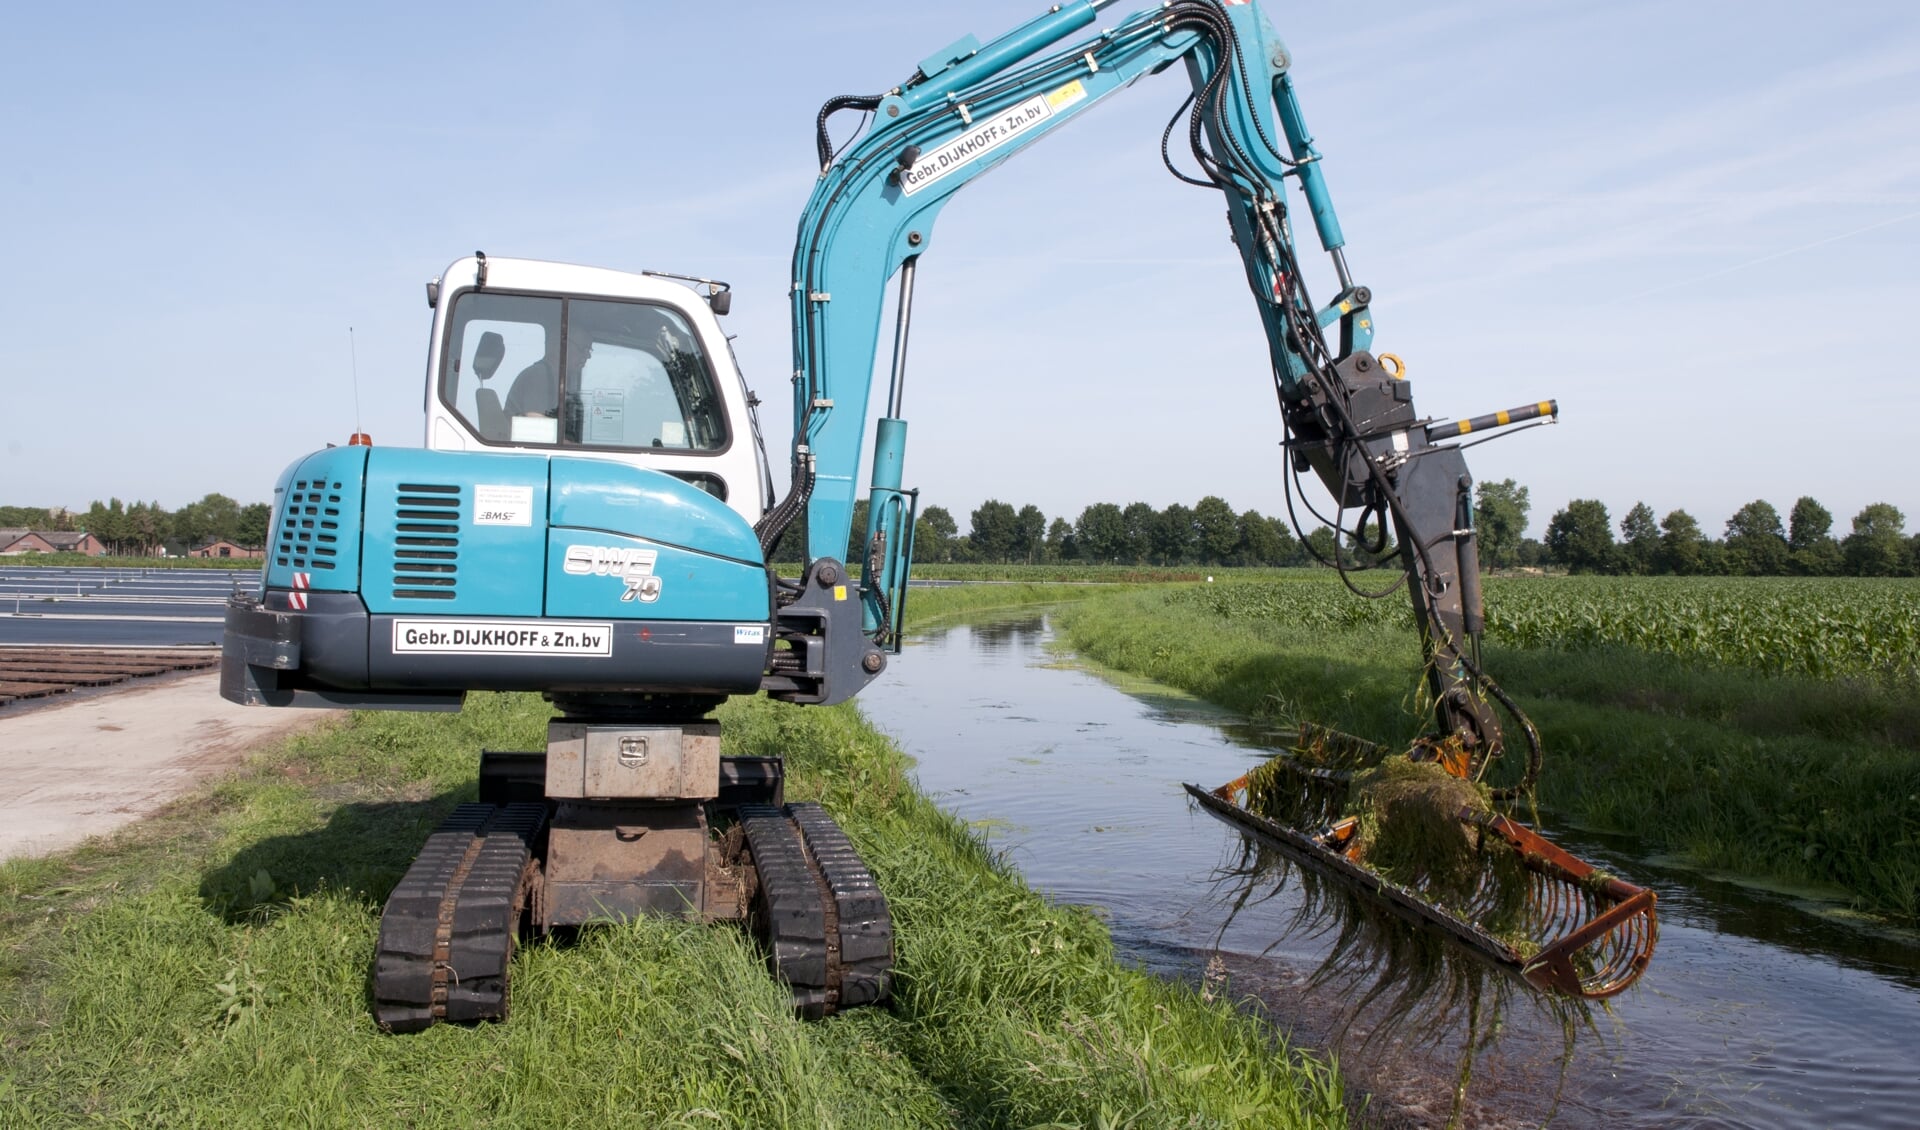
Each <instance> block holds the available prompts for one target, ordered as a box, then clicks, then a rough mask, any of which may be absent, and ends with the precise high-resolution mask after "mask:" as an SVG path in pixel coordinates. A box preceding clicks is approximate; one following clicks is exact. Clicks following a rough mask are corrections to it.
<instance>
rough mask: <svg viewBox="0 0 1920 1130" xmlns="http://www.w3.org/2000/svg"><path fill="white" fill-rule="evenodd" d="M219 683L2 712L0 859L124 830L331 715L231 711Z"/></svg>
mask: <svg viewBox="0 0 1920 1130" xmlns="http://www.w3.org/2000/svg"><path fill="white" fill-rule="evenodd" d="M219 686H220V676H219V675H218V674H205V675H193V676H188V677H185V678H176V679H167V680H163V681H160V682H156V683H151V684H147V685H144V686H132V687H127V688H126V689H124V690H116V691H114V692H112V693H109V694H98V695H90V696H88V697H86V698H81V699H75V700H72V701H69V702H62V703H60V704H59V705H57V706H47V707H43V708H40V709H37V710H32V711H29V712H26V713H21V714H17V715H15V714H0V859H11V858H12V857H14V856H17V855H45V854H47V853H49V852H54V851H59V850H61V849H62V848H68V847H72V846H73V845H75V844H78V843H79V842H81V841H82V840H84V839H86V838H87V837H89V836H98V835H103V834H105V833H107V832H111V831H113V830H114V829H116V828H119V827H121V826H122V825H125V824H130V823H132V822H133V821H135V820H138V819H140V818H141V817H143V816H146V815H149V814H150V813H152V812H154V811H156V810H158V809H159V808H160V807H161V806H162V805H164V804H166V803H167V802H168V801H170V800H172V799H173V798H174V797H177V796H179V795H180V794H181V793H183V792H186V791H187V790H188V789H191V788H193V787H194V786H195V785H198V784H199V783H201V782H202V781H204V780H206V779H207V778H209V777H211V776H213V775H215V774H216V773H218V772H220V771H221V770H223V769H226V768H227V767H229V766H232V765H236V764H238V763H239V762H240V760H241V759H242V758H243V757H245V756H246V755H247V753H248V752H249V751H251V750H252V749H254V748H255V747H257V746H259V745H260V744H261V743H263V742H267V741H271V740H272V739H274V738H277V737H280V736H282V735H284V734H289V733H292V732H294V731H296V730H301V729H305V728H307V727H310V726H313V725H315V724H317V723H319V722H320V721H321V720H322V719H324V718H328V717H331V716H332V715H333V714H334V713H335V712H333V711H327V710H270V709H267V708H265V707H244V706H235V705H234V704H232V703H230V702H227V701H226V700H225V699H223V698H221V697H220V691H219Z"/></svg>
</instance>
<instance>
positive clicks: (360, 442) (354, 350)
mask: <svg viewBox="0 0 1920 1130" xmlns="http://www.w3.org/2000/svg"><path fill="white" fill-rule="evenodd" d="M347 356H348V357H349V358H350V359H351V363H352V365H353V438H352V439H350V440H348V441H347V445H348V446H349V447H352V446H362V447H372V446H373V438H372V437H371V436H369V435H367V433H365V432H363V431H361V430H360V350H359V347H358V346H356V345H355V344H354V341H353V327H352V326H348V327H347Z"/></svg>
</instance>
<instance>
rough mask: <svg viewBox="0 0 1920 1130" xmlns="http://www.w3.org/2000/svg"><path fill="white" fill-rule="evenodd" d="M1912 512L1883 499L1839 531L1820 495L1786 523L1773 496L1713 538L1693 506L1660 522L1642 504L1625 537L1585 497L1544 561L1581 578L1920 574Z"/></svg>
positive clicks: (1558, 517)
mask: <svg viewBox="0 0 1920 1130" xmlns="http://www.w3.org/2000/svg"><path fill="white" fill-rule="evenodd" d="M1906 522H1907V519H1906V515H1904V514H1902V513H1901V512H1900V509H1899V508H1898V507H1896V506H1894V505H1892V504H1891V503H1886V502H1875V503H1872V504H1870V505H1868V506H1865V507H1863V508H1862V509H1861V510H1860V512H1859V513H1858V514H1856V515H1854V517H1853V527H1852V531H1851V532H1850V533H1848V534H1847V535H1845V536H1844V537H1839V538H1836V537H1834V535H1833V513H1832V512H1831V511H1829V510H1828V509H1827V508H1826V507H1824V506H1822V505H1820V503H1819V502H1817V501H1815V500H1814V499H1813V498H1811V497H1802V498H1801V499H1800V500H1799V501H1798V502H1795V503H1794V504H1793V509H1792V510H1791V511H1789V512H1788V516H1787V518H1786V521H1785V522H1784V523H1783V522H1782V521H1781V518H1780V512H1779V511H1778V510H1777V509H1775V508H1774V506H1773V504H1772V503H1770V502H1768V501H1766V500H1765V499H1755V500H1753V501H1752V502H1749V503H1747V504H1746V505H1745V506H1742V507H1741V508H1740V509H1739V510H1736V511H1735V512H1734V514H1733V517H1731V518H1728V519H1727V525H1726V530H1725V532H1724V534H1723V535H1722V536H1721V537H1720V538H1711V537H1708V536H1707V534H1706V532H1705V531H1704V530H1702V529H1701V528H1700V523H1699V521H1698V520H1697V519H1696V518H1694V516H1693V515H1691V514H1689V513H1687V512H1686V511H1685V510H1673V511H1670V512H1668V514H1667V516H1666V517H1664V518H1661V519H1660V520H1659V521H1657V522H1656V521H1655V520H1654V515H1653V508H1652V507H1650V506H1648V505H1647V504H1646V503H1644V502H1636V503H1634V505H1633V508H1632V509H1631V510H1629V511H1627V514H1626V517H1624V518H1622V519H1620V524H1619V531H1620V536H1619V538H1618V539H1616V538H1615V537H1614V528H1615V527H1614V524H1613V521H1612V518H1611V516H1610V515H1609V514H1608V513H1607V507H1606V505H1605V504H1604V503H1602V502H1600V501H1598V500H1597V499H1591V498H1576V499H1574V500H1573V501H1572V502H1569V503H1567V505H1566V507H1565V508H1564V509H1562V510H1560V511H1559V512H1558V513H1556V514H1554V516H1553V520H1552V521H1551V522H1550V523H1549V524H1548V525H1547V536H1546V541H1545V543H1544V544H1543V545H1542V546H1541V551H1542V553H1543V555H1544V556H1545V557H1546V558H1547V559H1548V560H1550V561H1553V562H1555V563H1557V564H1560V565H1564V566H1566V567H1567V569H1568V570H1570V571H1571V572H1575V573H1623V574H1647V573H1667V574H1677V575H1683V576H1685V575H1707V576H1752V577H1778V576H1803V577H1835V576H1852V577H1911V576H1920V533H1917V534H1915V535H1913V536H1911V537H1909V536H1908V535H1907V532H1906Z"/></svg>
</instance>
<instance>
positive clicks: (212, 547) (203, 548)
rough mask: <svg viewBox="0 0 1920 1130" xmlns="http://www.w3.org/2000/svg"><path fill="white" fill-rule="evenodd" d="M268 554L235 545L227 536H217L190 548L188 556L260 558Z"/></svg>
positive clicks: (263, 551)
mask: <svg viewBox="0 0 1920 1130" xmlns="http://www.w3.org/2000/svg"><path fill="white" fill-rule="evenodd" d="M266 555H267V554H266V551H265V550H260V549H245V548H242V547H241V546H238V545H235V544H234V543H232V542H230V541H228V540H227V539H225V538H215V539H213V540H212V541H209V542H207V543H205V544H203V545H196V546H194V547H193V548H192V549H189V550H188V551H187V556H188V557H243V558H258V557H265V556H266Z"/></svg>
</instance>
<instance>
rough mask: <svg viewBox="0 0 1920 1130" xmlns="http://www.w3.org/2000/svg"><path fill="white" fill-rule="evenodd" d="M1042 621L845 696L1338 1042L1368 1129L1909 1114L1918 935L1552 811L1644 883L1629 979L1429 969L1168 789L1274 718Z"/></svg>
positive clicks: (1235, 983) (975, 802)
mask: <svg viewBox="0 0 1920 1130" xmlns="http://www.w3.org/2000/svg"><path fill="white" fill-rule="evenodd" d="M1049 639H1050V634H1049V632H1048V630H1047V628H1046V625H1045V623H1044V621H1043V620H1041V619H1040V618H1037V617H1033V616H1026V617H1021V618H1016V619H1005V618H1003V619H1001V620H999V621H997V622H994V623H991V624H980V625H970V626H966V627H959V628H954V629H951V630H948V631H945V632H941V633H937V634H933V635H930V636H928V637H926V638H924V639H920V640H916V641H912V642H911V643H910V644H909V646H908V650H907V654H905V655H904V656H902V657H900V659H899V660H897V661H896V662H895V663H894V664H893V665H892V666H891V668H890V669H889V671H888V674H887V676H886V678H884V679H882V680H881V681H880V682H879V683H877V684H876V685H875V686H873V687H871V688H869V689H868V690H867V691H866V692H865V693H863V695H862V696H861V700H860V701H861V706H862V709H863V710H865V711H866V713H867V714H868V716H869V717H871V718H872V719H874V721H875V722H876V723H877V724H879V725H880V726H881V727H882V728H883V729H885V730H887V731H888V732H890V733H892V734H893V735H894V736H895V737H896V738H898V739H899V740H900V742H901V744H902V745H903V746H904V747H905V748H906V749H907V750H908V751H909V752H910V753H912V754H914V755H915V757H917V758H918V759H919V762H920V765H919V769H918V776H919V778H920V781H921V784H922V786H923V787H924V788H926V789H927V790H928V791H929V792H931V793H933V794H934V795H935V796H936V797H938V798H939V799H941V801H942V803H943V804H945V805H946V806H947V807H948V808H950V809H951V810H953V811H955V812H956V813H958V814H959V815H960V816H962V817H963V818H965V819H968V820H972V821H976V822H981V826H982V830H983V832H984V833H985V834H986V835H987V836H988V837H989V839H990V840H991V841H992V842H993V844H994V846H995V847H997V848H1000V849H1003V850H1005V851H1006V852H1007V853H1008V854H1009V855H1010V856H1011V857H1012V859H1013V861H1014V862H1015V863H1016V864H1017V865H1018V866H1019V867H1020V868H1021V870H1022V872H1023V873H1024V874H1025V875H1026V876H1027V878H1028V880H1029V881H1030V882H1031V883H1032V884H1033V885H1034V886H1035V887H1037V888H1039V889H1041V890H1044V891H1047V892H1048V893H1050V894H1051V895H1053V896H1054V897H1055V898H1058V899H1060V900H1061V901H1065V902H1075V903H1083V904H1087V905H1090V906H1094V907H1098V908H1100V910H1101V913H1102V914H1103V915H1104V916H1105V917H1106V918H1107V919H1108V921H1109V923H1110V925H1111V928H1112V931H1113V935H1114V939H1115V942H1116V944H1117V945H1118V946H1119V947H1120V949H1121V951H1122V952H1123V953H1125V954H1126V955H1127V956H1128V957H1129V958H1130V959H1131V960H1133V961H1136V962H1138V963H1139V964H1141V965H1142V966H1144V967H1147V968H1150V969H1153V970H1155V971H1156V972H1160V973H1162V974H1165V975H1168V976H1175V977H1182V978H1188V979H1190V980H1192V981H1193V982H1194V983H1196V984H1200V985H1205V986H1208V987H1209V988H1210V989H1211V990H1212V991H1216V992H1224V993H1228V994H1230V995H1231V996H1233V997H1234V998H1235V999H1243V1000H1246V1001H1247V1002H1248V1003H1249V1006H1250V1007H1255V1008H1258V1009H1261V1010H1264V1011H1265V1012H1267V1013H1268V1014H1269V1015H1271V1016H1272V1017H1273V1018H1274V1019H1275V1021H1276V1022H1277V1023H1278V1024H1279V1025H1280V1026H1281V1027H1282V1028H1284V1029H1286V1030H1289V1031H1290V1032H1292V1033H1293V1034H1294V1036H1295V1038H1297V1039H1299V1040H1301V1041H1303V1042H1305V1043H1308V1044H1310V1045H1314V1046H1319V1047H1326V1048H1333V1049H1336V1050H1338V1051H1339V1053H1340V1055H1341V1063H1342V1067H1343V1070H1345V1071H1346V1073H1347V1075H1348V1078H1349V1080H1350V1081H1351V1083H1352V1084H1353V1085H1354V1086H1355V1087H1356V1088H1361V1089H1364V1090H1365V1091H1366V1092H1369V1093H1370V1094H1371V1096H1372V1098H1371V1106H1370V1108H1369V1111H1368V1114H1367V1120H1368V1121H1369V1122H1371V1123H1372V1124H1376V1125H1385V1126H1442V1125H1445V1124H1446V1123H1447V1122H1448V1121H1449V1119H1450V1118H1453V1119H1454V1120H1456V1121H1458V1122H1459V1123H1460V1124H1463V1125H1469V1126H1494V1127H1499V1126H1538V1125H1542V1124H1544V1123H1548V1122H1551V1123H1552V1124H1553V1125H1555V1126H1567V1127H1587V1126H1593V1127H1600V1126H1606V1127H1614V1126H1625V1127H1664V1126H1673V1125H1683V1126H1687V1125H1692V1126H1735V1127H1781V1128H1786V1127H1803V1126H1863V1127H1894V1126H1908V1125H1912V1124H1913V1122H1914V1120H1913V1118H1912V1117H1911V1108H1912V1106H1913V1104H1914V1102H1915V1100H1916V1099H1920V1050H1917V1049H1916V1048H1915V1046H1914V1041H1913V1039H1912V1036H1911V1032H1912V1030H1913V1028H1914V1026H1915V1024H1916V1023H1920V947H1917V946H1915V945H1914V943H1913V942H1912V940H1911V939H1910V938H1905V937H1901V936H1897V935H1881V934H1873V933H1868V932H1864V931H1861V930H1858V929H1855V928H1853V927H1851V926H1848V925H1846V924H1843V923H1836V922H1833V921H1831V920H1828V919H1824V918H1821V917H1818V916H1816V915H1812V914H1809V913H1808V912H1807V911H1806V910H1805V908H1804V907H1802V906H1800V905H1798V904H1796V903H1795V902H1794V901H1793V900H1791V899H1789V898H1786V897H1783V896H1773V895H1767V894H1764V893H1760V892H1754V891H1750V890H1746V889H1744V888H1740V887H1736V886H1734V885H1732V884H1729V883H1724V882H1717V881H1712V880H1708V879H1704V878H1702V877H1700V876H1698V875H1696V874H1692V873H1688V872H1684V871H1679V870H1675V869H1671V868H1663V867H1658V866H1654V865H1652V864H1649V863H1648V862H1647V861H1645V860H1642V859H1637V858H1634V857H1633V856H1632V855H1631V854H1630V850H1631V845H1630V844H1626V843H1623V842H1621V841H1617V840H1610V839H1607V838H1605V837H1593V836H1589V835H1586V834H1584V833H1580V832H1578V831H1570V830H1567V829H1564V828H1554V829H1549V831H1550V834H1551V835H1552V836H1553V837H1554V838H1555V839H1556V840H1557V841H1559V842H1561V843H1563V844H1564V846H1566V847H1567V848H1568V849H1569V850H1571V851H1574V852H1575V853H1576V854H1578V855H1580V856H1582V857H1583V858H1587V859H1590V860H1591V861H1593V862H1594V863H1595V864H1596V865H1599V866H1603V867H1606V868H1607V869H1609V870H1614V871H1618V872H1620V873H1621V874H1624V875H1628V876H1630V877H1632V878H1633V879H1634V881H1636V882H1641V883H1644V884H1647V885H1651V886H1653V887H1654V888H1655V889H1656V890H1657V891H1658V892H1659V895H1660V900H1661V903H1660V907H1661V938H1660V944H1659V948H1658V950H1657V951H1656V952H1655V956H1654V961H1653V965H1652V967H1651V968H1650V969H1649V971H1648V972H1647V974H1646V976H1645V977H1644V978H1643V979H1642V981H1641V982H1640V984H1639V985H1637V986H1636V987H1635V988H1633V989H1631V990H1629V991H1628V992H1627V993H1626V994H1624V995H1623V996H1622V997H1620V998H1616V999H1615V1000H1614V1001H1612V1002H1610V1005H1609V1007H1606V1008H1595V1009H1593V1010H1592V1011H1591V1012H1580V1013H1577V1014H1571V1015H1570V1014H1569V1013H1568V1012H1567V1011H1566V1009H1565V1008H1564V1007H1563V1005H1562V1004H1561V1003H1560V1002H1555V1001H1551V1000H1548V999H1546V998H1541V997H1539V996H1538V995H1537V994H1533V993H1531V992H1527V991H1524V990H1521V989H1518V988H1516V987H1514V986H1513V985H1512V983H1511V982H1510V981H1508V980H1507V979H1506V977H1505V976H1504V975H1503V974H1500V973H1498V972H1496V971H1494V970H1493V969H1491V968H1490V967H1488V966H1486V965H1484V964H1483V963H1479V962H1478V960H1477V959H1475V958H1472V957H1471V956H1466V957H1464V958H1463V957H1462V956H1461V953H1462V951H1454V953H1453V954H1452V955H1451V956H1450V957H1444V958H1443V960H1442V961H1440V962H1439V963H1438V964H1435V963H1433V962H1432V961H1431V955H1429V957H1428V958H1421V957H1420V956H1419V955H1418V954H1416V953H1410V952H1402V951H1399V950H1395V949H1394V948H1393V945H1392V943H1393V941H1394V937H1395V935H1394V934H1393V933H1392V932H1391V929H1389V931H1388V932H1386V933H1384V934H1382V933H1381V932H1380V931H1378V930H1375V931H1373V932H1371V933H1369V932H1368V931H1366V930H1361V929H1359V928H1358V927H1357V926H1356V927H1355V928H1354V929H1353V930H1352V931H1349V930H1347V929H1346V928H1345V924H1347V923H1363V922H1364V921H1365V914H1364V911H1361V912H1359V913H1349V914H1346V915H1342V914H1338V913H1336V914H1333V915H1325V914H1323V913H1321V912H1322V911H1323V910H1325V909H1326V908H1325V907H1324V906H1317V905H1316V903H1315V900H1316V899H1319V900H1321V901H1323V902H1324V900H1325V899H1326V898H1327V897H1329V896H1328V895H1327V894H1326V893H1325V892H1317V891H1315V890H1312V889H1309V885H1308V884H1309V882H1310V880H1303V879H1302V878H1301V877H1300V876H1299V873H1298V872H1293V873H1291V874H1283V873H1282V872H1280V871H1279V870H1278V869H1276V868H1274V867H1272V866H1271V864H1270V863H1263V862H1262V861H1261V860H1260V859H1258V858H1257V856H1255V857H1251V858H1250V857H1249V853H1248V849H1247V847H1246V845H1245V843H1244V841H1243V840H1242V839H1241V837H1240V836H1239V835H1238V834H1237V833H1235V832H1233V831H1232V830H1231V829H1229V828H1227V827H1226V826H1225V825H1222V824H1220V823H1219V822H1217V821H1215V820H1214V819H1213V818H1212V817H1210V816H1208V815H1207V814H1205V813H1204V812H1200V811H1198V810H1197V809H1194V808H1192V807H1190V806H1189V804H1188V802H1187V800H1186V798H1185V796H1184V795H1183V794H1182V793H1181V791H1180V785H1181V783H1182V782H1188V781H1191V782H1196V783H1200V784H1203V785H1207V786H1212V785H1215V784H1218V783H1220V782H1222V781H1226V780H1231V779H1232V778H1234V777H1236V776H1238V775H1239V774H1241V773H1242V772H1244V771H1246V769H1248V768H1250V767H1251V766H1252V765H1253V764H1254V763H1257V762H1258V761H1261V760H1264V759H1265V758H1266V757H1267V756H1269V755H1270V753H1271V752H1272V750H1273V749H1276V748H1278V747H1280V746H1281V745H1283V744H1284V743H1285V740H1286V738H1285V736H1284V735H1270V734H1262V733H1260V732H1258V731H1256V730H1254V729H1253V728H1250V727H1246V726H1242V725H1237V724H1236V723H1235V722H1234V720H1233V719H1231V718H1230V717H1228V716H1226V715H1224V714H1223V713H1222V712H1221V711H1218V710H1216V709H1214V708H1212V707H1210V706H1208V705H1206V704H1203V703H1198V702H1195V701H1194V700H1192V699H1187V698H1184V697H1182V696H1180V695H1178V694H1177V693H1173V692H1167V691H1165V690H1164V689H1156V688H1150V687H1149V688H1138V689H1136V688H1129V693H1122V691H1120V690H1117V689H1116V688H1115V687H1114V686H1111V685H1109V684H1107V683H1105V682H1102V681H1101V680H1100V679H1098V678H1096V677H1094V676H1092V675H1090V674H1088V673H1086V672H1084V671H1080V670H1074V669H1071V668H1068V667H1066V666H1064V665H1062V664H1060V662H1059V660H1058V657H1057V656H1054V655H1052V654H1050V653H1049V652H1048V651H1047V645H1048V641H1049ZM1400 929H1402V930H1404V929H1405V928H1404V927H1401V928H1400ZM1383 937H1384V939H1385V940H1386V942H1387V943H1388V945H1387V948H1386V949H1385V950H1380V949H1378V948H1377V947H1378V946H1379V944H1380V940H1381V938H1383ZM1423 960H1424V961H1427V962H1428V964H1427V965H1424V966H1423V965H1421V964H1420V962H1421V961H1423Z"/></svg>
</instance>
